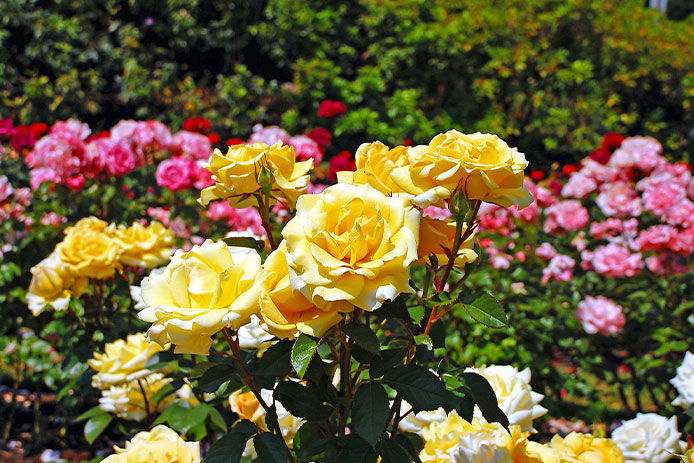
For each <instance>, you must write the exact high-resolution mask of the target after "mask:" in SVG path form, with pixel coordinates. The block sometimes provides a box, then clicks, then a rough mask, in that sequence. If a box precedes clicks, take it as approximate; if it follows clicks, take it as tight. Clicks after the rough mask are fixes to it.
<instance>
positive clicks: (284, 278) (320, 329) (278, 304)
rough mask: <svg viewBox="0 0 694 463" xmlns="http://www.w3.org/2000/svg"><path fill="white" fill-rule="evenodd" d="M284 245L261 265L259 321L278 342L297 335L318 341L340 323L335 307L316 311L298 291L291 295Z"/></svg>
mask: <svg viewBox="0 0 694 463" xmlns="http://www.w3.org/2000/svg"><path fill="white" fill-rule="evenodd" d="M286 252H287V245H286V243H285V242H284V241H283V242H282V243H281V244H280V246H279V248H278V249H277V250H276V251H274V252H273V253H272V254H270V255H269V256H268V258H267V260H266V261H265V263H264V264H263V273H262V274H261V275H262V276H261V277H260V278H259V281H260V285H261V288H262V293H261V296H260V317H261V319H262V321H263V322H264V323H265V329H266V330H267V331H268V332H269V333H271V334H274V335H275V336H277V337H279V338H291V339H293V338H295V337H296V336H298V335H299V334H300V333H305V334H308V335H310V336H316V337H320V336H322V335H323V334H324V333H325V332H326V331H328V329H330V327H332V326H333V325H336V324H338V323H339V322H340V320H342V315H341V314H340V313H339V312H337V310H336V308H335V307H333V305H334V304H332V305H331V304H327V305H326V306H325V308H324V309H319V308H317V307H316V306H315V305H314V304H313V303H312V302H310V301H309V300H308V299H306V297H304V295H303V294H301V293H300V292H299V291H294V290H293V289H292V286H291V284H290V281H289V268H288V267H287V258H286Z"/></svg>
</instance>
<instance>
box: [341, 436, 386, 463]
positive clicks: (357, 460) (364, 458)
mask: <svg viewBox="0 0 694 463" xmlns="http://www.w3.org/2000/svg"><path fill="white" fill-rule="evenodd" d="M377 461H378V454H377V453H376V451H375V450H374V449H373V447H372V446H371V445H369V443H368V442H366V441H365V440H364V439H362V438H360V437H359V436H353V435H352V436H347V437H346V438H345V443H344V446H343V447H342V450H340V453H339V454H338V455H337V463H376V462H377Z"/></svg>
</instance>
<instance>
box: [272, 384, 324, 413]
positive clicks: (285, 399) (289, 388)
mask: <svg viewBox="0 0 694 463" xmlns="http://www.w3.org/2000/svg"><path fill="white" fill-rule="evenodd" d="M273 397H274V398H275V400H277V401H279V402H280V403H281V404H282V405H284V408H286V409H287V411H288V412H289V413H291V414H292V415H294V416H298V417H301V418H305V419H306V420H308V421H318V420H322V419H325V418H327V417H328V416H330V413H331V412H332V408H331V407H330V406H329V405H326V404H324V403H323V402H322V401H321V399H320V394H319V393H318V391H317V390H316V388H315V387H310V386H304V385H302V384H299V383H297V382H294V381H283V382H281V383H279V384H278V385H277V387H275V391H274V393H273Z"/></svg>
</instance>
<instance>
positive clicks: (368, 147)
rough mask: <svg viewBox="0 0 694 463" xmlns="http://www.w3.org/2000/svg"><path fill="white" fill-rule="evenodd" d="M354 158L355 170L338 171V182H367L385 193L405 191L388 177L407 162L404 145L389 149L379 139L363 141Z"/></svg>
mask: <svg viewBox="0 0 694 463" xmlns="http://www.w3.org/2000/svg"><path fill="white" fill-rule="evenodd" d="M355 158H356V159H355V162H356V166H357V170H356V171H354V172H352V171H342V172H338V173H337V181H338V182H339V183H350V184H352V185H363V184H369V185H371V186H372V187H374V188H376V189H377V190H378V191H380V192H381V193H383V194H385V195H390V194H392V193H404V192H405V191H404V190H403V189H402V188H400V187H399V186H398V185H397V184H396V183H395V182H394V181H393V180H392V179H391V178H390V173H391V172H392V171H393V169H395V168H396V167H402V166H406V165H407V164H408V163H409V157H408V155H407V147H406V146H397V147H395V148H392V149H389V148H388V147H387V146H386V145H384V144H383V143H381V142H380V141H375V142H373V143H363V144H362V145H361V146H359V148H358V149H357V152H356V154H355Z"/></svg>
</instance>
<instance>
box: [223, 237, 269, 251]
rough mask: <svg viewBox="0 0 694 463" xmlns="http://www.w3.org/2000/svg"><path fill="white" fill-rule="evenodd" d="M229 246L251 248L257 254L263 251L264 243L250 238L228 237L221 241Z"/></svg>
mask: <svg viewBox="0 0 694 463" xmlns="http://www.w3.org/2000/svg"><path fill="white" fill-rule="evenodd" d="M223 241H224V242H225V243H226V244H227V245H229V246H238V247H241V248H253V249H255V250H256V251H258V252H261V251H262V250H263V249H265V243H263V242H262V241H259V240H256V239H255V238H251V237H250V236H230V237H227V238H224V240H223Z"/></svg>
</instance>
